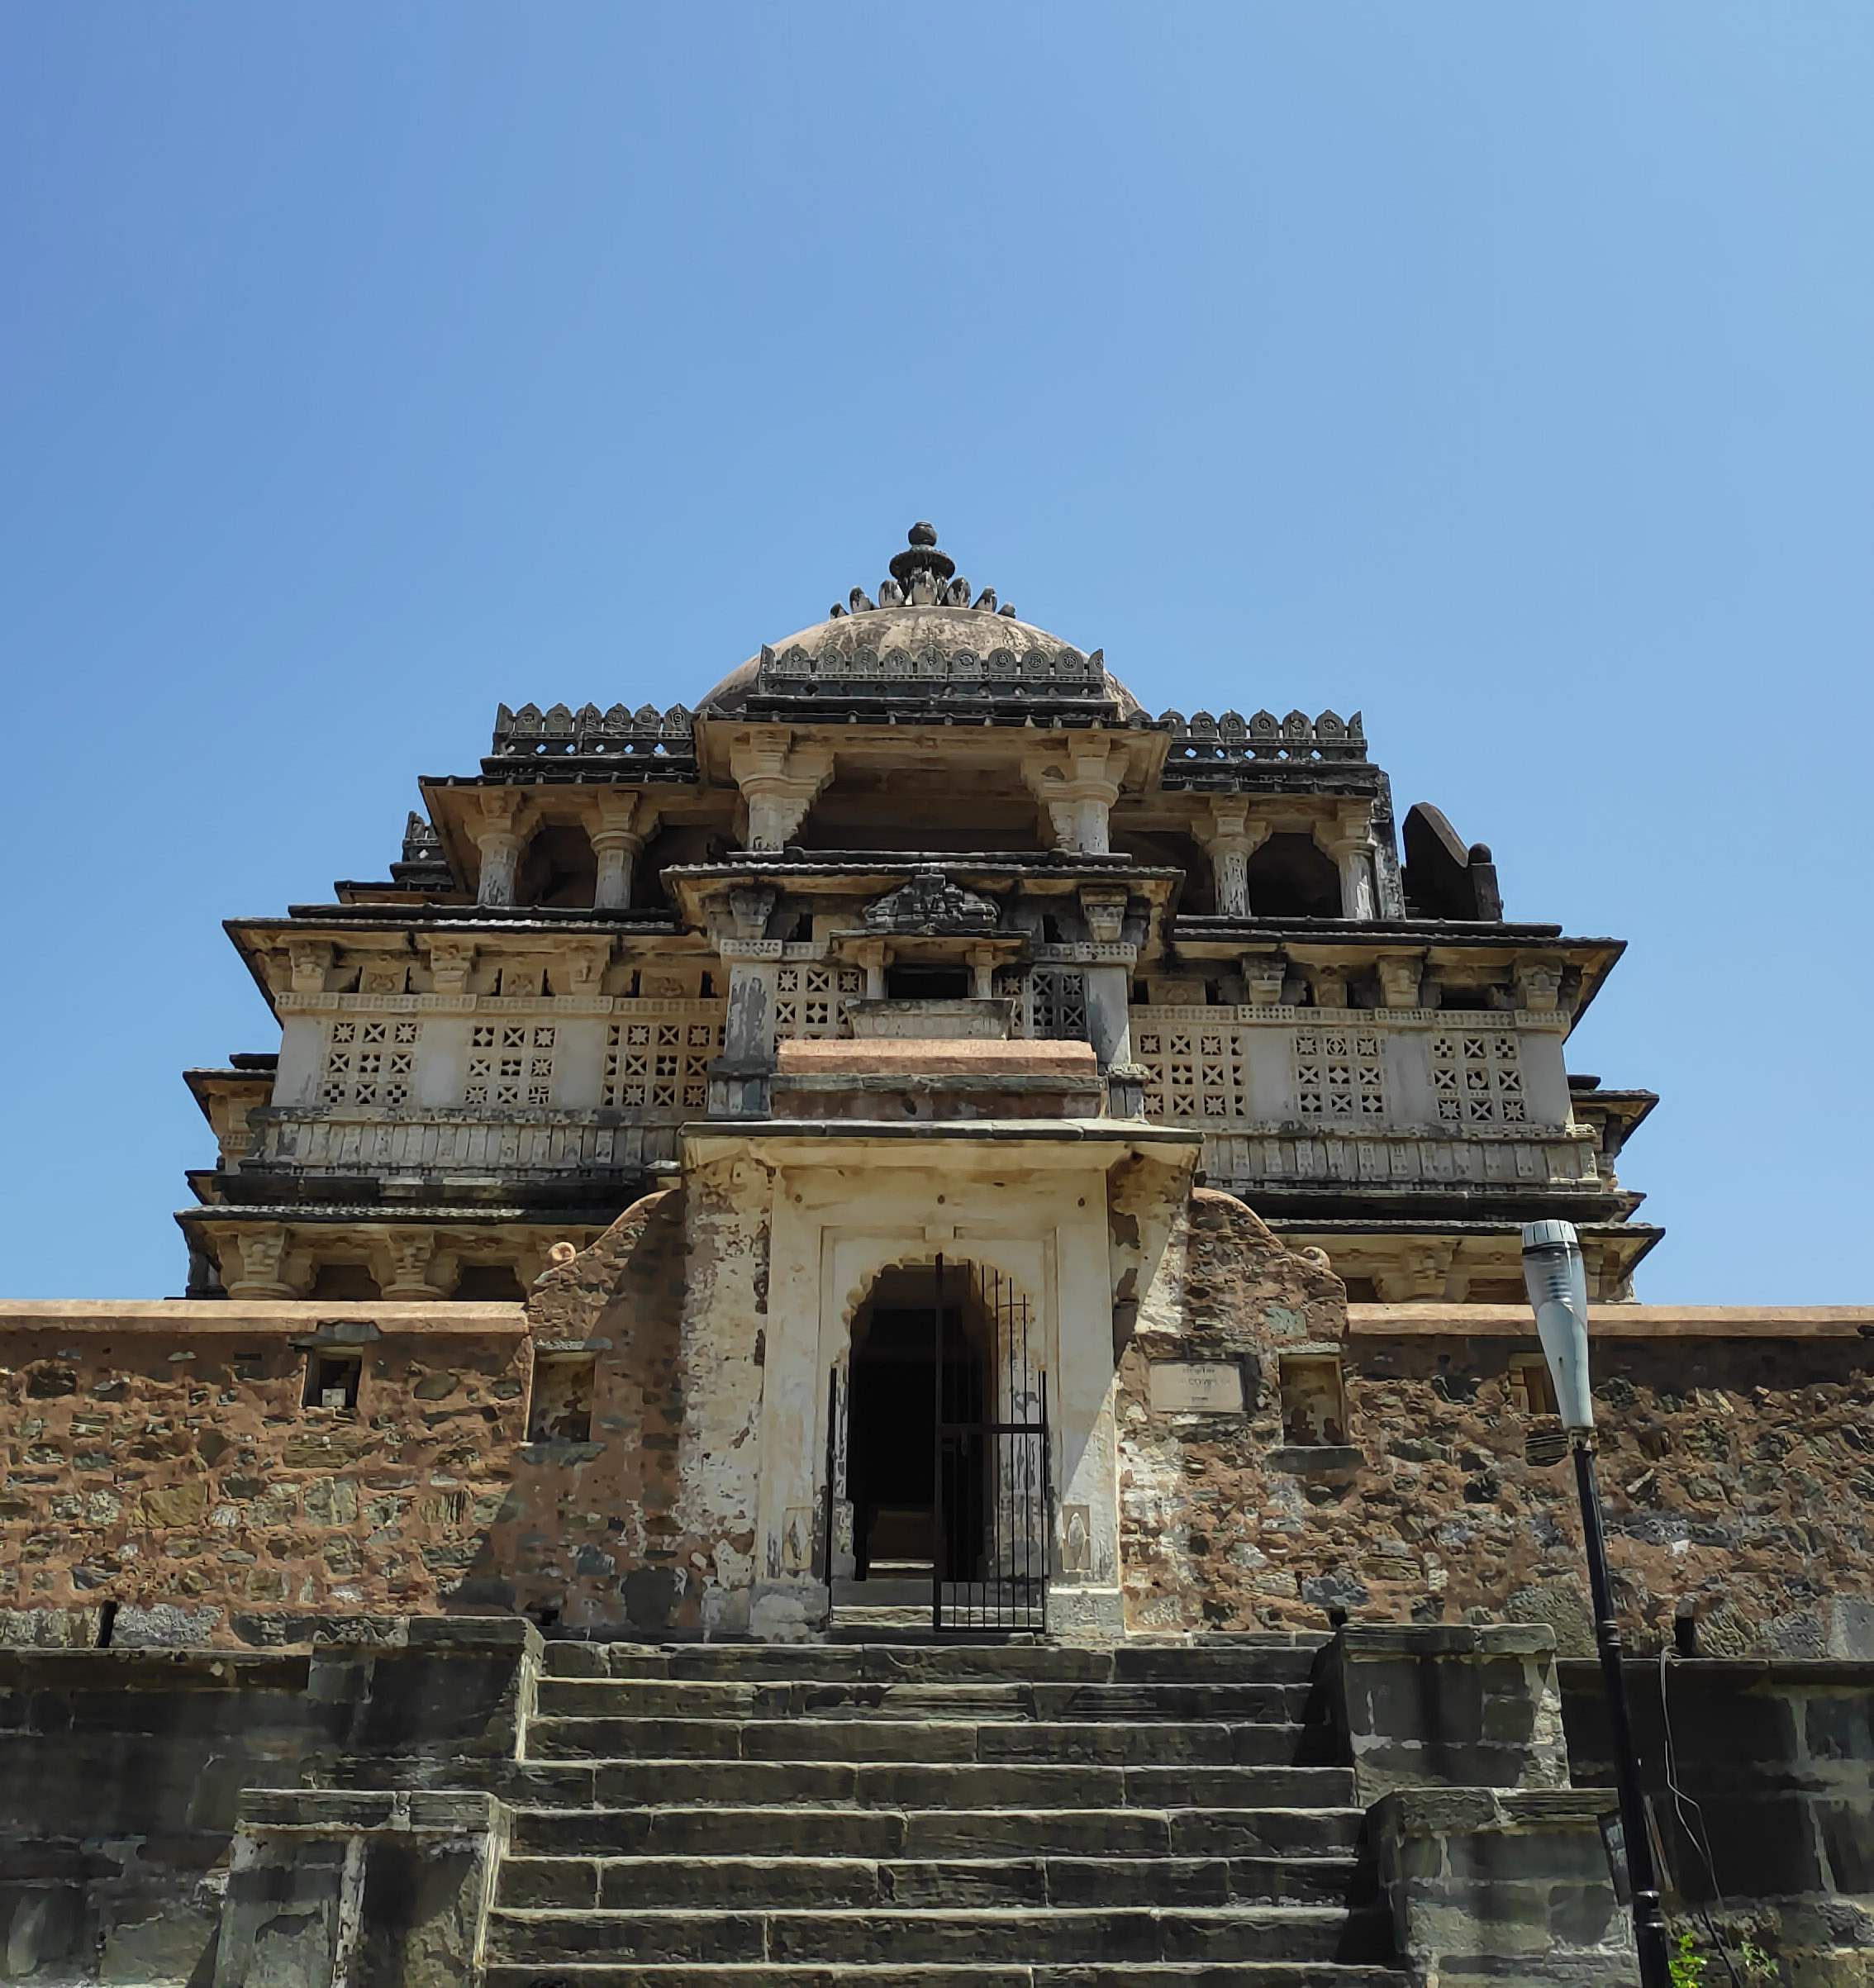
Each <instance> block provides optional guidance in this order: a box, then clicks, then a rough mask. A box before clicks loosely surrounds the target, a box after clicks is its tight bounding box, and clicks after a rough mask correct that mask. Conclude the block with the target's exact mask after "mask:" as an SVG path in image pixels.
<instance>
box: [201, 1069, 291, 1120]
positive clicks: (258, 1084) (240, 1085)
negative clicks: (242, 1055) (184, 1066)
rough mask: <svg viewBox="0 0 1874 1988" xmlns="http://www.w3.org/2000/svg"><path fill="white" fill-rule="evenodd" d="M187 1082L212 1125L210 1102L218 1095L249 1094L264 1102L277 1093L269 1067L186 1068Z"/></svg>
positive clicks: (202, 1111) (236, 1095)
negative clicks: (260, 1068)
mask: <svg viewBox="0 0 1874 1988" xmlns="http://www.w3.org/2000/svg"><path fill="white" fill-rule="evenodd" d="M183 1082H184V1083H185V1084H187V1085H188V1094H189V1096H191V1097H193V1099H194V1100H195V1101H196V1104H197V1106H198V1107H199V1109H200V1111H201V1113H202V1116H203V1117H204V1118H206V1119H207V1120H208V1122H209V1123H210V1124H211V1125H212V1124H213V1123H214V1119H213V1117H212V1114H211V1111H210V1106H211V1105H212V1103H213V1101H214V1100H215V1099H216V1098H218V1097H235V1098H247V1099H250V1101H252V1102H253V1103H254V1104H257V1105H264V1104H265V1103H266V1101H267V1100H268V1099H269V1097H271V1096H273V1071H272V1070H270V1069H267V1070H235V1069H227V1068H222V1069H213V1070H211V1069H193V1070H184V1071H183Z"/></svg>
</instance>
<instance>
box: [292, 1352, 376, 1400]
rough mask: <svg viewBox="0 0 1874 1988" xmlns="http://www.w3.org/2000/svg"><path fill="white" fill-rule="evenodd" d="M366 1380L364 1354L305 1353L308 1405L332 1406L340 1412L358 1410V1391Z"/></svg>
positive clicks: (305, 1396) (301, 1398)
mask: <svg viewBox="0 0 1874 1988" xmlns="http://www.w3.org/2000/svg"><path fill="white" fill-rule="evenodd" d="M363 1382H364V1354H363V1353H325V1352H314V1353H308V1354H307V1356H306V1391H305V1393H304V1394H303V1395H302V1396H301V1397H300V1400H301V1405H302V1406H303V1407H306V1408H329V1409H331V1410H334V1411H335V1413H337V1414H340V1415H356V1414H357V1413H358V1391H359V1386H361V1385H362V1384H363Z"/></svg>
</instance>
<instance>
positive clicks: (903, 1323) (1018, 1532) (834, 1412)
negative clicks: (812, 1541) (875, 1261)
mask: <svg viewBox="0 0 1874 1988" xmlns="http://www.w3.org/2000/svg"><path fill="white" fill-rule="evenodd" d="M1041 1338H1042V1335H1041V1332H1040V1321H1039V1316H1038V1315H1037V1311H1036V1308H1035V1306H1034V1305H1033V1303H1032V1302H1031V1301H1030V1298H1029V1296H1028V1295H1027V1293H1026V1292H1025V1291H1022V1290H1021V1289H1020V1287H1019V1286H1017V1285H1015V1282H1013V1281H1012V1280H1011V1278H1009V1277H1007V1276H1006V1274H1005V1273H1004V1272H1001V1271H1000V1270H998V1269H996V1268H995V1267H993V1266H991V1265H987V1264H978V1263H970V1262H968V1261H960V1262H959V1261H946V1259H945V1258H943V1257H941V1256H939V1257H937V1258H935V1260H934V1261H931V1262H928V1263H894V1264H890V1265H888V1266H887V1267H885V1268H883V1269H882V1270H881V1271H879V1272H878V1273H877V1275H876V1276H875V1277H873V1281H872V1282H871V1284H870V1285H869V1286H868V1288H867V1289H866V1291H865V1292H864V1293H863V1296H862V1297H861V1298H860V1300H859V1303H858V1305H857V1306H855V1307H854V1311H853V1314H852V1320H851V1328H850V1337H849V1343H848V1348H847V1353H846V1358H845V1360H844V1363H843V1366H844V1372H843V1373H842V1372H841V1370H840V1367H835V1370H834V1372H833V1374H832V1375H831V1377H830V1382H829V1420H828V1443H827V1459H826V1471H827V1495H828V1505H829V1508H830V1510H831V1511H832V1513H833V1515H834V1524H833V1526H832V1528H831V1531H830V1539H829V1564H828V1577H829V1580H830V1582H831V1583H832V1585H833V1587H834V1606H835V1611H836V1610H837V1609H838V1607H839V1601H840V1598H841V1591H842V1589H845V1591H846V1599H847V1600H849V1601H851V1600H869V1596H868V1595H867V1594H866V1592H865V1591H866V1590H868V1589H871V1590H873V1591H874V1592H878V1593H880V1594H885V1593H887V1592H890V1593H891V1594H892V1595H893V1596H904V1595H905V1594H906V1592H907V1587H909V1588H915V1587H916V1586H922V1585H925V1584H928V1587H929V1591H930V1605H931V1614H932V1625H933V1627H934V1628H935V1629H939V1630H945V1629H948V1630H968V1629H1040V1628H1043V1627H1044V1626H1045V1623H1044V1614H1045V1605H1046V1593H1047V1583H1048V1573H1049V1556H1050V1542H1051V1539H1052V1536H1053V1525H1052V1511H1053V1505H1052V1491H1051V1487H1050V1481H1049V1480H1050V1470H1051V1458H1050V1456H1049V1434H1048V1417H1047V1388H1048V1377H1047V1370H1046V1366H1045V1363H1044V1357H1043V1348H1042V1344H1041ZM835 1542H844V1543H845V1545H846V1548H847V1550H846V1551H845V1552H844V1553H838V1554H835ZM842 1563H843V1564H842ZM846 1567H849V1569H850V1572H849V1581H850V1584H851V1585H850V1588H849V1589H847V1588H846V1584H845V1582H844V1581H836V1580H835V1578H834V1577H835V1574H836V1573H839V1572H844V1571H845V1568H846Z"/></svg>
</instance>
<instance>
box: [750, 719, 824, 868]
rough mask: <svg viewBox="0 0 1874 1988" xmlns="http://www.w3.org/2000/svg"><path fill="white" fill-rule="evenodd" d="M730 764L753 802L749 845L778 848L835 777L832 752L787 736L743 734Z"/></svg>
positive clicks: (795, 829)
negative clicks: (783, 737) (794, 742)
mask: <svg viewBox="0 0 1874 1988" xmlns="http://www.w3.org/2000/svg"><path fill="white" fill-rule="evenodd" d="M729 770H730V773H732V774H733V775H734V776H735V784H736V786H737V787H740V789H741V790H742V799H743V800H744V801H745V802H746V803H747V806H748V811H749V830H748V847H749V849H784V848H785V847H786V846H787V839H788V838H789V837H790V836H791V835H794V834H796V833H797V831H798V830H799V828H800V825H801V823H802V822H803V821H804V820H806V811H807V810H808V809H809V808H810V807H811V806H812V805H813V803H814V801H815V800H816V798H817V797H818V796H819V795H820V792H821V790H822V789H823V788H824V787H825V785H826V783H827V782H828V781H829V780H830V779H831V778H832V777H833V754H832V753H831V751H830V749H828V748H827V747H825V746H812V745H796V744H792V742H791V741H789V740H786V739H779V740H771V739H760V740H755V739H743V740H738V741H737V742H736V744H735V745H734V746H732V747H731V748H730V754H729Z"/></svg>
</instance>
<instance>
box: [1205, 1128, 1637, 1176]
mask: <svg viewBox="0 0 1874 1988" xmlns="http://www.w3.org/2000/svg"><path fill="white" fill-rule="evenodd" d="M1203 1163H1204V1169H1205V1171H1206V1172H1207V1173H1208V1174H1209V1176H1210V1178H1211V1180H1212V1181H1214V1182H1216V1184H1217V1185H1218V1186H1220V1187H1233V1186H1242V1187H1257V1186H1261V1187H1268V1186H1271V1185H1279V1186H1283V1187H1290V1186H1292V1187H1372V1188H1376V1189H1384V1188H1388V1187H1390V1188H1394V1189H1400V1190H1409V1189H1439V1190H1446V1191H1448V1190H1449V1189H1452V1188H1453V1187H1457V1188H1463V1187H1512V1188H1513V1187H1530V1188H1539V1187H1577V1188H1581V1189H1584V1190H1588V1191H1605V1190H1606V1189H1607V1188H1608V1187H1609V1183H1608V1182H1606V1181H1605V1180H1604V1179H1602V1178H1601V1175H1600V1172H1599V1167H1598V1161H1597V1157H1596V1150H1595V1145H1594V1141H1593V1139H1592V1138H1591V1136H1590V1135H1589V1134H1586V1133H1585V1132H1579V1133H1558V1132H1555V1131H1548V1132H1536V1131H1534V1130H1532V1131H1531V1132H1530V1133H1529V1134H1526V1135H1522V1136H1519V1135H1517V1134H1513V1133H1507V1132H1501V1131H1497V1132H1490V1133H1483V1134H1471V1135H1470V1136H1468V1137H1467V1138H1463V1139H1447V1138H1443V1137H1440V1136H1439V1134H1436V1133H1425V1132H1410V1131H1396V1132H1395V1131H1384V1130H1366V1129H1362V1130H1358V1131H1347V1132H1335V1131H1322V1132H1296V1131H1291V1130H1281V1131H1273V1130H1269V1131H1265V1130H1244V1131H1239V1132H1219V1131H1213V1130H1210V1129H1209V1128H1208V1127H1206V1129H1205V1136H1204V1162H1203Z"/></svg>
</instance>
